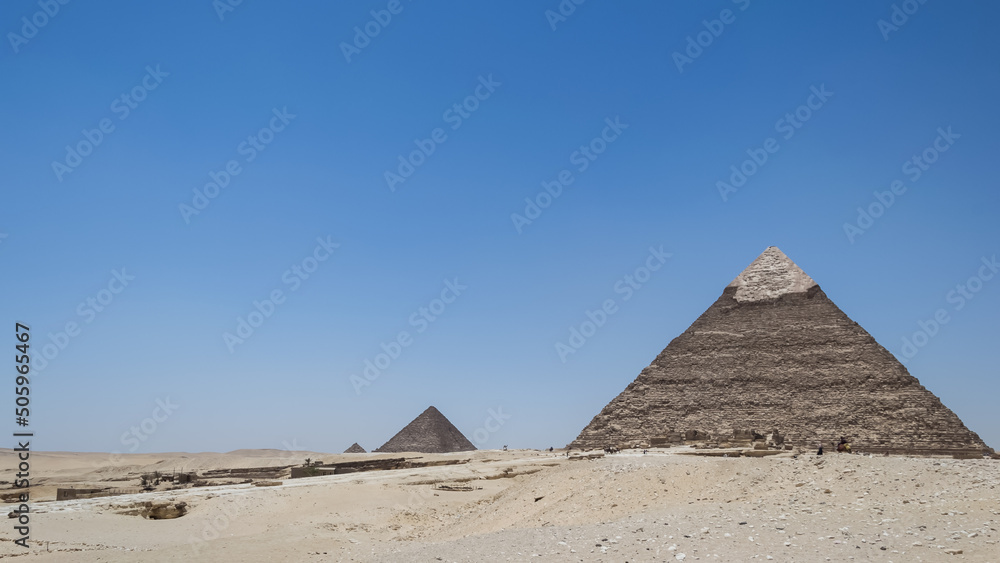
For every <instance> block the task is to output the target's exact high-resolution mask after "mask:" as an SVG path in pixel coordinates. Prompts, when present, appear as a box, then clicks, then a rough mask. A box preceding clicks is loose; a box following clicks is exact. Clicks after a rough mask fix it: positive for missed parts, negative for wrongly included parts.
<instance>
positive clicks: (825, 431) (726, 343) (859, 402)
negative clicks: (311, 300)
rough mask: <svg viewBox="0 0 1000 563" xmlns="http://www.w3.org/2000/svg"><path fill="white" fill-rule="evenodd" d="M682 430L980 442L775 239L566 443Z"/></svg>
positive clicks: (881, 443)
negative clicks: (850, 316)
mask: <svg viewBox="0 0 1000 563" xmlns="http://www.w3.org/2000/svg"><path fill="white" fill-rule="evenodd" d="M689 430H697V431H699V432H703V433H708V434H710V435H711V436H713V437H718V438H721V439H725V438H726V437H731V436H732V435H733V431H734V430H755V431H757V432H761V433H766V432H771V431H773V430H777V431H778V432H779V433H781V434H783V435H784V436H785V443H792V444H797V445H801V446H804V447H815V446H816V445H818V444H819V442H821V441H822V442H823V443H824V444H827V445H829V444H830V442H831V441H835V440H837V439H838V438H839V437H840V436H846V437H849V438H850V440H851V442H852V443H853V444H854V448H855V450H856V451H869V452H891V453H913V454H921V453H952V452H956V451H964V452H970V451H972V452H975V451H989V448H988V447H987V446H986V444H985V443H984V442H983V441H982V439H980V437H979V436H978V435H977V434H976V433H975V432H972V431H971V430H969V429H968V428H966V427H965V425H964V424H963V423H962V421H961V420H959V418H958V416H956V415H955V413H953V412H952V411H951V410H950V409H948V408H947V407H945V406H944V405H943V404H942V403H941V401H940V400H939V399H938V398H937V397H936V396H935V395H934V394H933V393H931V392H930V391H928V390H927V389H925V388H924V387H923V386H922V385H920V382H919V381H917V379H916V378H915V377H913V376H911V375H910V374H909V372H907V370H906V368H905V367H904V366H903V365H902V364H901V363H900V362H899V361H898V360H897V359H896V358H895V357H894V356H893V355H892V354H891V353H889V351H888V350H886V349H885V348H883V347H882V346H881V345H879V343H878V342H876V341H875V339H874V338H872V336H871V335H870V334H868V332H866V331H865V330H864V329H863V328H861V326H860V325H858V324H857V323H856V322H854V321H852V320H851V319H850V318H848V316H847V315H846V314H844V312H843V311H841V310H840V308H838V307H837V306H836V305H835V304H834V303H833V302H832V301H830V299H829V298H828V297H827V296H826V294H825V293H823V291H822V290H821V289H820V287H819V285H817V284H816V282H814V281H813V280H812V278H810V277H809V276H808V275H806V273H805V272H803V271H802V270H801V269H800V268H799V267H798V266H796V265H795V263H794V262H792V261H791V260H790V259H789V258H788V257H787V256H785V255H784V254H783V253H782V252H781V251H780V250H778V248H776V247H773V246H772V247H769V248H768V249H767V250H765V251H764V252H763V253H762V254H761V255H760V256H758V257H757V259H756V260H754V262H753V263H752V264H750V266H748V267H747V268H746V270H744V271H743V272H742V273H741V274H740V275H739V276H737V277H736V279H735V280H733V282H732V283H730V284H729V286H728V287H726V289H725V290H724V291H723V293H722V296H721V297H719V299H718V300H717V301H716V302H715V303H714V304H713V305H712V306H711V307H709V308H708V310H707V311H705V312H704V313H703V314H702V315H701V316H700V317H698V319H697V320H696V321H695V322H694V323H693V324H692V325H691V326H690V327H688V329H687V330H685V331H684V332H683V333H682V334H681V335H680V336H678V337H677V338H675V339H673V340H672V341H671V342H670V344H668V345H667V347H666V348H665V349H664V350H663V351H662V352H660V354H659V355H658V356H657V357H656V359H655V360H653V363H651V364H650V365H649V367H647V368H645V369H643V370H642V372H641V373H640V374H639V376H638V377H637V378H636V379H635V381H633V382H632V383H631V384H629V385H628V387H626V388H625V390H624V391H623V392H622V393H621V394H620V395H618V396H617V397H616V398H615V399H614V400H612V401H611V402H610V403H608V405H607V406H605V407H604V409H603V410H602V411H601V412H600V413H599V414H598V415H597V416H595V417H594V419H593V420H592V421H591V422H590V424H588V425H587V427H586V428H584V429H583V431H582V432H580V435H579V436H578V437H577V438H576V440H574V441H573V442H572V443H570V444H569V447H570V448H575V449H590V448H602V447H605V446H608V445H616V446H623V445H633V444H637V443H649V441H650V440H651V439H654V438H658V437H663V436H667V435H669V434H670V433H673V432H680V433H684V432H686V431H689Z"/></svg>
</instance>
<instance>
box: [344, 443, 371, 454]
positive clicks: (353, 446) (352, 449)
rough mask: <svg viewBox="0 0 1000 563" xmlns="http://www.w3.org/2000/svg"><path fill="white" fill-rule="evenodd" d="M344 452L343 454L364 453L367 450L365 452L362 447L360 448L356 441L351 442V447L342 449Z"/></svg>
mask: <svg viewBox="0 0 1000 563" xmlns="http://www.w3.org/2000/svg"><path fill="white" fill-rule="evenodd" d="M344 453H345V454H366V453H368V452H366V451H365V449H364V448H362V447H361V446H359V445H358V443H357V442H354V443H353V444H351V447H349V448H347V449H346V450H344Z"/></svg>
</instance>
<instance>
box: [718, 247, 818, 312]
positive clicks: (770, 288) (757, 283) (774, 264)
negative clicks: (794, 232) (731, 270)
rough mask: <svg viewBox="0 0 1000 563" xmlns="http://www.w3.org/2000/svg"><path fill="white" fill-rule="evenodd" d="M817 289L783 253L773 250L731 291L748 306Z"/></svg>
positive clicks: (734, 283) (763, 254)
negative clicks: (749, 303)
mask: <svg viewBox="0 0 1000 563" xmlns="http://www.w3.org/2000/svg"><path fill="white" fill-rule="evenodd" d="M814 285H817V284H816V282H815V281H813V279H812V278H810V277H809V275H808V274H806V273H805V272H803V271H802V268H799V267H798V266H797V265H796V264H795V262H792V259H791V258H789V257H788V256H786V255H785V253H784V252H782V251H781V249H779V248H778V247H777V246H769V247H767V248H766V249H765V250H764V252H761V253H760V256H758V257H757V258H756V259H755V260H754V261H753V262H751V263H750V265H749V266H747V267H746V269H744V270H743V271H742V272H740V275H738V276H736V279H734V280H733V281H732V282H731V283H730V284H729V286H728V287H735V288H736V296H735V299H736V300H737V301H739V302H741V303H745V302H748V301H765V300H768V299H777V298H778V297H781V296H782V295H786V294H789V293H805V292H806V291H808V290H809V288H811V287H813V286H814Z"/></svg>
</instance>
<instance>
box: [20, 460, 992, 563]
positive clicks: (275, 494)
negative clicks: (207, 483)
mask: <svg viewBox="0 0 1000 563" xmlns="http://www.w3.org/2000/svg"><path fill="white" fill-rule="evenodd" d="M216 455H218V454H216ZM5 457H6V456H5ZM327 457H330V458H331V459H332V458H334V457H335V458H337V459H342V458H341V457H340V456H327ZM361 457H363V456H361ZM427 457H428V458H430V457H432V456H427ZM476 458H477V461H474V462H473V463H470V464H467V465H460V466H444V467H432V468H423V469H411V470H398V471H381V472H371V473H356V474H348V475H338V476H328V477H316V478H307V479H295V480H288V481H286V482H285V485H283V486H281V487H251V486H248V485H241V486H237V487H214V488H208V489H191V490H186V491H175V492H172V493H156V494H154V495H142V496H151V497H158V498H168V497H169V498H175V499H177V500H185V501H187V502H188V503H189V505H190V506H191V512H190V513H189V514H188V515H186V516H184V517H182V518H179V519H176V520H159V521H155V520H143V519H142V518H139V517H136V516H124V515H119V514H115V513H114V512H113V510H112V509H111V508H110V506H111V505H114V504H122V503H124V502H125V501H126V498H125V497H117V498H114V499H111V498H103V499H92V500H80V501H67V502H61V503H55V502H53V503H40V504H38V505H36V506H35V507H33V508H34V510H35V513H33V519H32V540H33V544H34V545H35V546H36V547H33V548H32V549H31V552H32V556H31V557H30V558H29V559H30V560H32V561H109V562H118V561H286V560H287V561H437V560H442V561H537V560H549V561H609V562H610V561H677V560H679V559H678V558H680V557H681V555H682V554H683V558H682V559H680V560H684V561H695V560H698V561H701V560H708V561H751V560H761V561H765V560H767V558H768V556H770V557H772V558H773V560H774V561H827V560H829V561H849V560H856V561H860V560H874V561H896V562H910V561H1000V543H998V540H1000V534H998V532H997V529H1000V462H997V461H985V460H984V461H979V460H971V461H957V460H945V459H940V460H939V459H920V458H917V459H909V458H899V457H874V458H869V457H862V456H852V455H836V454H833V455H831V454H828V455H825V456H822V457H817V456H814V455H803V456H799V457H798V458H797V459H793V458H791V457H770V458H755V459H748V458H702V457H691V456H679V455H646V456H641V455H629V454H622V455H616V456H611V457H610V458H605V459H600V460H595V461H573V462H570V461H566V460H565V458H560V457H558V456H554V457H548V454H546V455H545V456H541V455H537V454H535V453H534V452H524V451H520V452H478V453H477V455H476ZM490 458H492V459H495V460H499V461H486V460H487V459H490ZM352 459H357V458H352ZM545 464H555V465H554V466H546V465H545ZM505 468H513V469H514V472H515V473H517V472H522V471H526V470H531V469H532V468H540V469H541V471H539V472H538V473H534V474H530V475H522V476H518V477H514V478H509V479H495V480H475V481H472V482H471V483H473V484H475V485H476V486H481V487H483V488H482V490H477V491H473V492H445V491H437V492H436V491H434V490H433V489H432V488H431V486H430V485H427V484H423V485H419V484H407V483H415V482H421V481H424V482H426V481H429V480H440V479H457V478H462V477H472V476H486V475H496V474H499V473H500V472H502V471H503V469H505ZM827 491H829V492H827ZM134 498H135V497H128V498H127V500H129V501H131V500H133V499H134ZM536 499H538V500H536ZM741 522H745V523H744V524H741ZM11 525H12V524H8V525H7V526H3V527H0V537H2V538H4V539H5V540H6V541H2V542H0V557H4V556H10V555H15V554H19V553H21V552H23V549H22V548H20V547H18V546H15V545H13V543H12V542H11V541H10V538H11V537H12V534H11ZM213 525H214V527H213ZM217 536H218V537H217ZM751 538H752V539H751ZM39 540H40V541H42V542H44V541H46V540H48V541H49V542H50V544H49V547H50V549H51V550H52V551H51V552H45V550H44V544H43V545H42V547H41V548H39V547H37V546H38V541H39ZM598 544H599V546H598ZM882 548H885V549H882ZM959 549H960V550H962V551H963V553H962V554H958V555H949V554H947V553H946V551H948V550H959ZM536 555H537V556H539V557H537V558H536V557H535V556H536ZM439 558H440V559H439Z"/></svg>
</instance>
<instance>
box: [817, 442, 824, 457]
mask: <svg viewBox="0 0 1000 563" xmlns="http://www.w3.org/2000/svg"><path fill="white" fill-rule="evenodd" d="M816 455H823V442H820V443H819V451H818V452H816Z"/></svg>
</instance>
